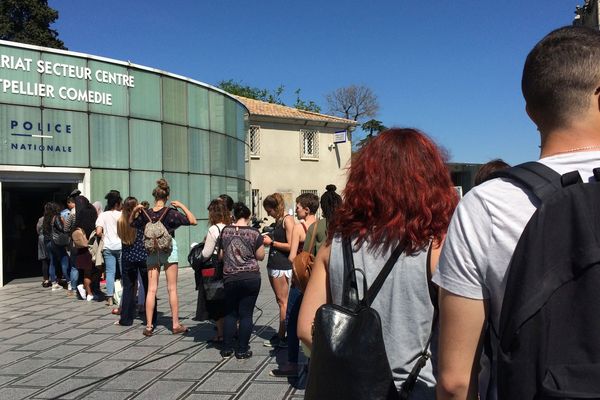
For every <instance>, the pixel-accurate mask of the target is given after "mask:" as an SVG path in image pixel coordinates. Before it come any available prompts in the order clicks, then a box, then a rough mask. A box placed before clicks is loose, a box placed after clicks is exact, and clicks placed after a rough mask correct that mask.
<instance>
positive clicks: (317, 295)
mask: <svg viewBox="0 0 600 400" xmlns="http://www.w3.org/2000/svg"><path fill="white" fill-rule="evenodd" d="M330 252H331V247H330V246H327V245H323V246H322V247H321V249H320V250H319V252H318V253H317V257H316V259H315V263H314V265H313V269H312V273H311V274H310V280H309V281H308V286H307V287H306V290H305V292H304V298H303V299H302V306H301V307H300V314H299V316H298V338H299V339H300V340H302V343H304V344H305V345H306V347H308V348H309V349H311V348H312V327H313V322H314V320H315V314H316V312H317V310H318V309H319V307H321V306H322V305H323V304H325V303H327V299H328V298H329V297H330V296H329V285H328V284H327V269H328V266H329V254H330Z"/></svg>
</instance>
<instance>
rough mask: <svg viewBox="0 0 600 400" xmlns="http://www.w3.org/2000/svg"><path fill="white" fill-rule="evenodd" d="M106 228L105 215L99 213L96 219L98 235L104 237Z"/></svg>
mask: <svg viewBox="0 0 600 400" xmlns="http://www.w3.org/2000/svg"><path fill="white" fill-rule="evenodd" d="M103 230H104V216H103V214H100V215H98V218H97V219H96V236H98V237H102V232H103Z"/></svg>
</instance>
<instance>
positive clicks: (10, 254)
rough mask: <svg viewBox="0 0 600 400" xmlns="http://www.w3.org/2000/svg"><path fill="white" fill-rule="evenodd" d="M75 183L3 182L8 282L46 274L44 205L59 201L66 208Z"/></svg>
mask: <svg viewBox="0 0 600 400" xmlns="http://www.w3.org/2000/svg"><path fill="white" fill-rule="evenodd" d="M76 187H77V184H75V183H53V182H3V183H2V246H3V247H2V249H3V260H2V261H3V273H4V284H6V283H8V282H10V281H11V280H13V279H20V278H31V277H40V282H41V280H42V279H41V276H42V266H41V262H40V261H39V260H38V251H37V249H38V235H37V232H36V224H37V222H38V219H39V218H40V217H41V216H42V215H43V211H44V204H45V203H46V202H48V201H55V202H57V203H58V204H59V205H60V207H61V209H63V208H65V203H66V199H67V195H68V194H69V193H71V191H73V189H75V188H76Z"/></svg>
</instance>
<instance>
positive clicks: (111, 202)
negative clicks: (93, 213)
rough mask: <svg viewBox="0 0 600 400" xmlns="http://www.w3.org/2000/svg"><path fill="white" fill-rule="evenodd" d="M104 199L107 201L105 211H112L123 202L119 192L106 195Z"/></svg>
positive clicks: (115, 191)
mask: <svg viewBox="0 0 600 400" xmlns="http://www.w3.org/2000/svg"><path fill="white" fill-rule="evenodd" d="M104 198H105V199H106V207H105V208H104V211H110V210H112V209H114V208H115V207H116V206H117V205H119V204H121V203H122V202H123V199H122V198H121V193H120V192H119V191H118V190H111V191H110V192H108V193H107V194H106V196H104Z"/></svg>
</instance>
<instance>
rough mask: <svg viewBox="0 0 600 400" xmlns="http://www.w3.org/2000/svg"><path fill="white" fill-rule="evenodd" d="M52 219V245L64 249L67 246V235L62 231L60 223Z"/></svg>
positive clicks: (56, 218)
mask: <svg viewBox="0 0 600 400" xmlns="http://www.w3.org/2000/svg"><path fill="white" fill-rule="evenodd" d="M58 218H59V217H54V219H53V220H52V243H54V245H55V246H58V247H64V246H67V245H68V244H69V235H68V234H67V233H66V232H65V231H64V228H63V226H62V223H61V222H60V220H59V219H58Z"/></svg>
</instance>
